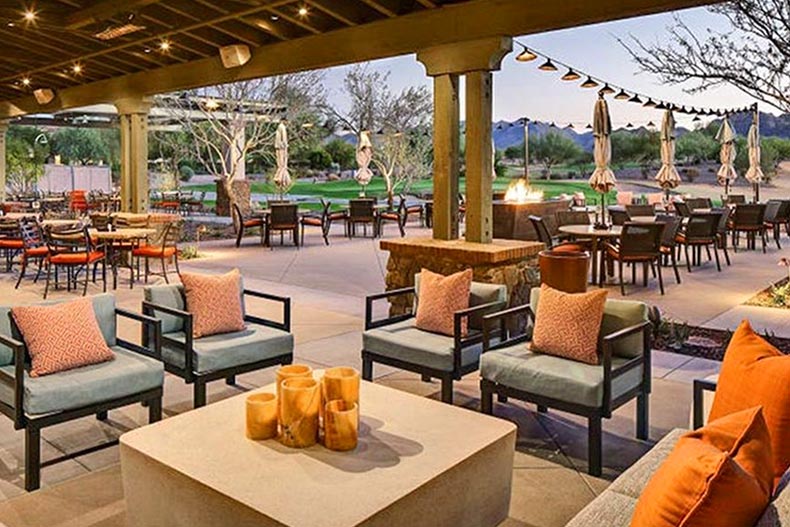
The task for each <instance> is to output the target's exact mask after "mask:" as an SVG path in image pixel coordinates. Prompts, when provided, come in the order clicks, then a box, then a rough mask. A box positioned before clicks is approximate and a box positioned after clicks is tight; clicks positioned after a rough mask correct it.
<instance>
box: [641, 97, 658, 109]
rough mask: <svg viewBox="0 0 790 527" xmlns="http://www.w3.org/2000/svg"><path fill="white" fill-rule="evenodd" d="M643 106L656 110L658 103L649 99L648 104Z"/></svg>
mask: <svg viewBox="0 0 790 527" xmlns="http://www.w3.org/2000/svg"><path fill="white" fill-rule="evenodd" d="M642 106H644V107H645V108H655V107H656V103H654V102H653V99H648V100H647V102H645V104H643V105H642Z"/></svg>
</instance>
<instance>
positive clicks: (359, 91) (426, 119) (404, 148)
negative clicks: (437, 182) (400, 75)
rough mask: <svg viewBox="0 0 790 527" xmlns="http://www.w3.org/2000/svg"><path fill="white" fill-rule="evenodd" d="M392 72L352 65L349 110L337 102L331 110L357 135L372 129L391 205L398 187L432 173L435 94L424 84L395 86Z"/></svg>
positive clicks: (375, 154) (346, 86) (345, 86)
mask: <svg viewBox="0 0 790 527" xmlns="http://www.w3.org/2000/svg"><path fill="white" fill-rule="evenodd" d="M389 77H390V73H389V72H379V71H375V70H372V69H371V68H370V67H369V66H368V65H367V64H363V65H357V66H354V67H352V68H351V69H349V71H348V73H346V77H345V79H344V81H343V94H344V95H345V97H346V99H347V104H348V107H347V110H345V111H344V110H341V109H339V108H337V107H334V106H332V107H327V112H328V114H329V118H330V119H332V120H334V121H335V122H336V124H337V125H338V126H339V127H341V128H344V129H347V130H350V131H351V132H353V133H354V134H355V135H356V136H357V137H358V136H359V133H360V132H362V131H363V130H369V131H370V132H371V139H372V141H373V164H374V166H375V167H376V169H377V170H378V172H379V173H380V174H381V176H382V177H383V178H384V182H385V185H386V188H387V200H388V203H389V204H390V205H392V203H393V200H394V196H395V193H396V192H399V191H402V190H408V188H409V187H410V186H411V184H412V183H413V182H415V181H417V180H419V179H423V178H426V177H428V176H430V173H431V167H432V157H433V156H432V153H433V147H432V142H431V136H430V133H431V115H432V99H431V93H430V91H429V90H428V89H427V88H426V87H425V86H407V87H406V88H404V89H403V90H401V91H400V92H397V93H396V92H393V91H391V90H390V88H389Z"/></svg>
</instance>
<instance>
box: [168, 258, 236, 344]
mask: <svg viewBox="0 0 790 527" xmlns="http://www.w3.org/2000/svg"><path fill="white" fill-rule="evenodd" d="M181 282H182V283H183V284H184V294H185V297H186V307H187V311H189V312H190V313H191V314H192V335H193V336H194V337H195V338H200V337H206V336H209V335H217V334H219V333H232V332H234V331H242V330H243V329H244V310H243V309H242V305H241V274H240V273H239V270H238V269H234V270H233V271H231V272H229V273H225V274H221V275H205V274H196V273H181Z"/></svg>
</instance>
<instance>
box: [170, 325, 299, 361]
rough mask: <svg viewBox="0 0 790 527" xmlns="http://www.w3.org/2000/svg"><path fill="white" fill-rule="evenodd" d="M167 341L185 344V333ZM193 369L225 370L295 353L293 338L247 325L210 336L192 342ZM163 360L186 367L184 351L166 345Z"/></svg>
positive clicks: (177, 333) (258, 326) (290, 335)
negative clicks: (242, 328) (241, 329)
mask: <svg viewBox="0 0 790 527" xmlns="http://www.w3.org/2000/svg"><path fill="white" fill-rule="evenodd" d="M164 336H165V337H167V338H169V339H172V340H175V341H177V342H180V343H182V344H184V343H185V342H186V335H185V334H184V332H183V331H177V332H173V333H167V334H165V335H164ZM192 347H193V349H194V355H193V367H194V370H195V371H196V372H198V373H207V372H211V371H217V370H223V369H225V368H231V367H234V366H241V365H244V364H251V363H254V362H258V361H262V360H266V359H272V358H275V357H280V356H282V355H287V354H290V353H293V349H294V338H293V335H292V334H290V333H287V332H285V331H281V330H279V329H274V328H270V327H268V326H260V325H258V324H247V326H246V328H245V329H244V330H243V331H237V332H235V333H223V334H220V335H210V336H208V337H202V338H199V339H195V340H193V341H192ZM162 359H164V360H165V361H166V362H168V363H169V364H172V365H174V366H177V367H179V368H183V367H184V362H185V361H184V350H183V349H180V348H177V347H175V346H167V345H163V347H162Z"/></svg>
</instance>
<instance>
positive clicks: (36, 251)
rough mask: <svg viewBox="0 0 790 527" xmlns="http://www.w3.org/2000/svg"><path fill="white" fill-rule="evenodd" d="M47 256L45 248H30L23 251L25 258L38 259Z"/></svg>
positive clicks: (47, 251)
mask: <svg viewBox="0 0 790 527" xmlns="http://www.w3.org/2000/svg"><path fill="white" fill-rule="evenodd" d="M48 254H49V249H48V248H46V247H30V248H29V249H25V258H40V257H42V256H46V255H48Z"/></svg>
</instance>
